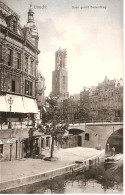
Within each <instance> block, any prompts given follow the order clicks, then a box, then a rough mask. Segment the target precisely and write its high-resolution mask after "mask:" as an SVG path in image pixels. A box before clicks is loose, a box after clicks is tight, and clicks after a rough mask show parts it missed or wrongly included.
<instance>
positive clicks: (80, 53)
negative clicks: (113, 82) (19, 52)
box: [2, 0, 123, 95]
mask: <svg viewBox="0 0 125 195" xmlns="http://www.w3.org/2000/svg"><path fill="white" fill-rule="evenodd" d="M2 1H4V2H5V3H6V4H7V5H8V6H9V7H11V8H12V9H13V10H14V11H16V12H17V13H18V14H19V15H20V21H21V25H22V26H23V25H25V24H26V22H27V12H28V9H29V4H30V2H32V5H33V7H34V12H35V16H34V17H35V23H36V26H37V28H38V32H39V49H40V51H41V53H40V55H39V69H40V70H41V71H42V74H43V76H44V77H45V79H46V95H48V94H49V93H50V92H51V89H52V71H53V70H54V69H55V51H56V50H58V48H59V47H61V48H62V49H63V48H66V49H67V69H68V77H69V78H68V89H69V93H70V94H74V93H79V92H80V91H82V89H83V87H84V86H86V87H90V86H96V85H98V82H102V81H103V80H104V77H105V75H107V76H108V78H109V79H114V78H117V79H119V78H121V77H122V78H123V44H122V43H123V26H122V22H123V1H122V0H13V1H12V0H2ZM43 6H47V8H46V9H43ZM95 6H96V8H95ZM74 7H77V8H74ZM81 8H82V9H81Z"/></svg>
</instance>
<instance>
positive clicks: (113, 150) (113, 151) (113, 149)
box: [112, 147, 115, 156]
mask: <svg viewBox="0 0 125 195" xmlns="http://www.w3.org/2000/svg"><path fill="white" fill-rule="evenodd" d="M112 156H115V148H114V147H113V148H112Z"/></svg>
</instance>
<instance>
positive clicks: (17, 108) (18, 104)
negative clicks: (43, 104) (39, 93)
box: [6, 94, 27, 113]
mask: <svg viewBox="0 0 125 195" xmlns="http://www.w3.org/2000/svg"><path fill="white" fill-rule="evenodd" d="M10 97H11V98H12V101H13V103H12V104H11V112H17V113H27V111H26V109H25V107H24V103H23V99H22V96H18V95H10V94H6V102H7V104H8V107H9V108H10V104H9V103H8V99H9V98H10ZM9 111H10V109H9Z"/></svg>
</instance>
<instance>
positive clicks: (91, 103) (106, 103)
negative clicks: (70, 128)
mask: <svg viewBox="0 0 125 195" xmlns="http://www.w3.org/2000/svg"><path fill="white" fill-rule="evenodd" d="M77 96H78V95H77ZM59 109H60V112H61V114H62V115H63V117H67V119H68V121H69V122H72V123H76V122H105V121H106V122H112V121H123V81H122V79H120V80H119V81H118V80H115V79H114V80H109V79H108V78H107V77H105V80H104V81H103V82H102V83H99V84H98V86H97V87H91V88H90V89H87V88H84V90H83V91H82V92H81V93H80V94H79V97H77V98H76V96H70V98H68V99H65V100H63V101H62V102H60V103H59Z"/></svg>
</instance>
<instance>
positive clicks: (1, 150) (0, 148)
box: [0, 144, 3, 154]
mask: <svg viewBox="0 0 125 195" xmlns="http://www.w3.org/2000/svg"><path fill="white" fill-rule="evenodd" d="M0 154H3V144H0Z"/></svg>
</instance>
